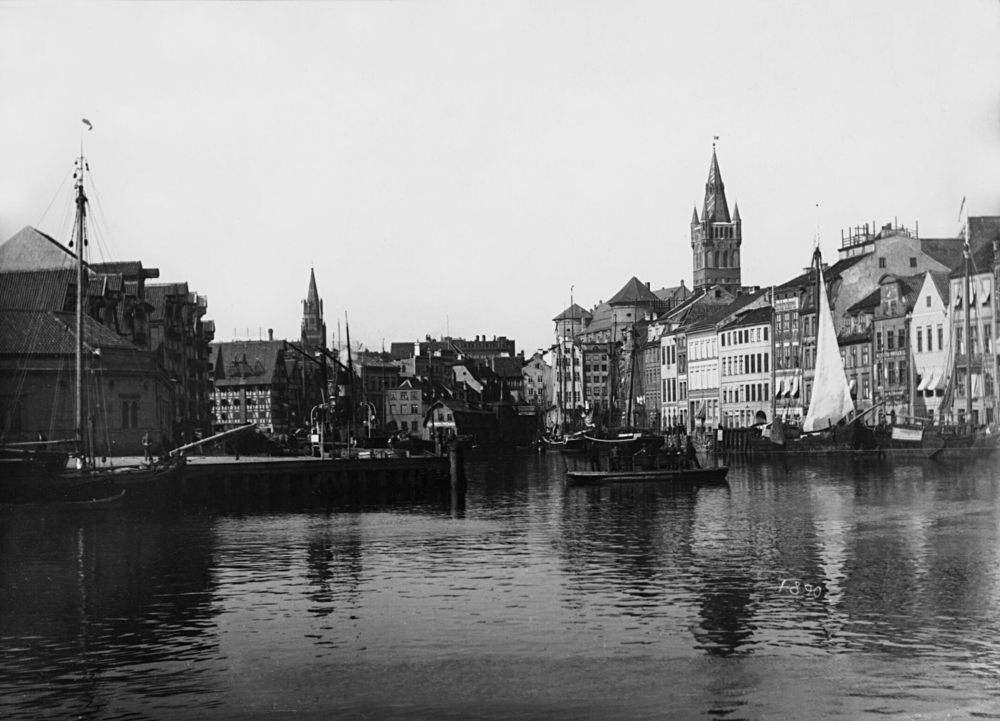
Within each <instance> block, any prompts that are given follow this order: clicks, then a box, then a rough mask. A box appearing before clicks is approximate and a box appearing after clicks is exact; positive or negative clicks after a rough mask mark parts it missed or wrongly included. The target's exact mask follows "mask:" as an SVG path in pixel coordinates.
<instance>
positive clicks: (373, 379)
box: [354, 351, 400, 429]
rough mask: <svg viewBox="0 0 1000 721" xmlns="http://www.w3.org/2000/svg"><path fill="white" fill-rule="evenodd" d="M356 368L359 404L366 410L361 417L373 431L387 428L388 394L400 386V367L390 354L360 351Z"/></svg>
mask: <svg viewBox="0 0 1000 721" xmlns="http://www.w3.org/2000/svg"><path fill="white" fill-rule="evenodd" d="M354 366H355V368H357V371H358V379H357V381H358V391H359V393H358V396H359V397H358V403H359V404H360V405H361V406H363V407H364V408H365V409H366V410H365V411H363V412H362V413H361V417H362V418H364V419H365V420H364V423H365V424H366V425H370V426H371V428H372V429H381V428H385V423H386V417H385V408H386V405H385V403H386V393H387V391H388V389H389V388H396V387H398V386H399V376H400V368H399V365H398V364H397V363H393V362H392V361H391V360H390V359H389V354H388V353H373V352H370V351H360V352H359V353H358V354H357V358H356V359H355V360H354Z"/></svg>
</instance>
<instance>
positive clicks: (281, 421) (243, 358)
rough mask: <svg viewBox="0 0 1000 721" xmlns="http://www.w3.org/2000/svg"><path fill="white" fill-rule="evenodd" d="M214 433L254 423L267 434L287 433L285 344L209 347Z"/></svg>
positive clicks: (239, 342)
mask: <svg viewBox="0 0 1000 721" xmlns="http://www.w3.org/2000/svg"><path fill="white" fill-rule="evenodd" d="M211 347H212V360H213V367H214V371H213V374H212V379H213V380H212V383H213V386H214V389H213V391H212V402H213V403H212V406H213V411H214V424H213V425H214V430H215V432H217V433H218V432H222V431H227V430H231V429H233V428H238V427H239V426H243V425H246V424H247V423H256V424H257V426H258V427H259V428H260V429H261V430H262V431H265V432H267V433H289V432H291V431H293V430H295V429H293V428H292V427H291V418H290V414H289V406H290V403H289V381H288V375H287V374H288V367H287V365H286V363H285V354H286V350H285V342H284V341H281V340H273V338H271V339H269V340H237V341H227V342H218V343H212V346H211Z"/></svg>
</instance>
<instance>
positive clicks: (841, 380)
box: [758, 246, 879, 453]
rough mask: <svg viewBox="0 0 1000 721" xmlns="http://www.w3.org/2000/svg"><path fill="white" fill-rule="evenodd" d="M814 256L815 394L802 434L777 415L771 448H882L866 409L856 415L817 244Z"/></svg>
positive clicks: (808, 450) (804, 450) (811, 450)
mask: <svg viewBox="0 0 1000 721" xmlns="http://www.w3.org/2000/svg"><path fill="white" fill-rule="evenodd" d="M812 262H813V266H814V267H815V269H816V279H817V280H816V299H817V311H816V366H815V370H814V376H813V387H812V396H811V398H810V401H809V409H808V410H807V412H806V416H805V419H804V420H803V422H802V432H801V433H800V434H798V435H796V436H794V437H792V436H791V435H790V434H786V433H785V432H784V428H783V426H782V425H781V418H780V416H776V417H775V418H774V421H773V423H772V427H771V429H770V432H769V440H770V449H771V450H772V451H774V450H783V451H786V452H793V453H794V452H800V453H823V452H843V451H847V450H850V451H853V452H863V451H878V450H879V446H878V443H877V440H876V438H875V435H874V432H873V431H872V430H871V429H870V428H868V427H867V426H866V425H865V424H864V420H863V418H864V414H861V415H855V407H854V399H853V398H851V387H850V383H849V381H848V380H847V373H846V372H845V371H844V361H843V359H842V358H841V356H840V346H839V344H838V342H837V329H836V327H835V326H834V323H833V311H832V310H831V308H830V300H829V298H828V296H827V291H826V281H825V279H824V273H823V257H822V254H821V253H820V249H819V247H818V246H817V248H816V249H815V250H814V251H813V261H812ZM870 411H871V409H869V410H868V411H866V413H868V412H870ZM758 445H763V444H758Z"/></svg>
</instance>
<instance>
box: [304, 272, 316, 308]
mask: <svg viewBox="0 0 1000 721" xmlns="http://www.w3.org/2000/svg"><path fill="white" fill-rule="evenodd" d="M306 302H307V303H309V304H310V305H312V307H313V308H316V309H317V310H318V309H319V291H318V290H316V271H315V270H314V269H312V268H310V269H309V292H308V293H307V294H306Z"/></svg>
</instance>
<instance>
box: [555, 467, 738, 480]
mask: <svg viewBox="0 0 1000 721" xmlns="http://www.w3.org/2000/svg"><path fill="white" fill-rule="evenodd" d="M728 473H729V467H728V466H717V467H713V468H689V469H676V468H659V469H648V470H636V471H567V472H566V480H567V481H569V482H570V483H572V484H574V485H588V484H594V483H612V482H623V481H625V482H637V481H638V482H647V481H655V482H658V483H661V482H667V483H688V484H711V483H724V482H725V480H726V475H727V474H728Z"/></svg>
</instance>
